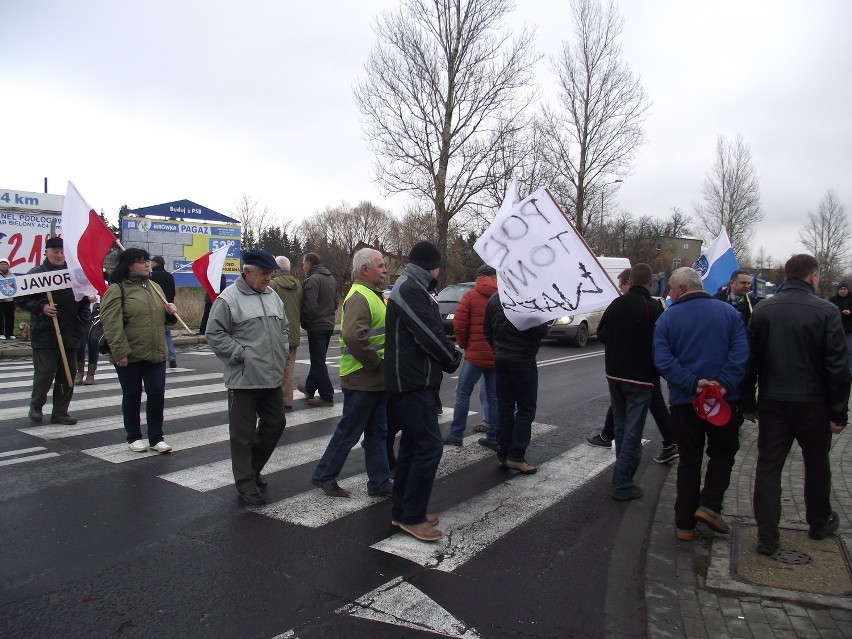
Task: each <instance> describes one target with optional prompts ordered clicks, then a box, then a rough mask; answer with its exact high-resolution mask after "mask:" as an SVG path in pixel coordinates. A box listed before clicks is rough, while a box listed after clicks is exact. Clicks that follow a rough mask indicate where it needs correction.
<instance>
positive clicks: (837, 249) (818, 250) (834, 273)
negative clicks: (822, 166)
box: [799, 189, 849, 292]
mask: <svg viewBox="0 0 852 639" xmlns="http://www.w3.org/2000/svg"><path fill="white" fill-rule="evenodd" d="M848 236H849V218H848V217H847V216H846V208H845V207H844V206H843V204H842V203H841V202H840V200H839V199H838V197H837V192H836V191H835V190H834V189H829V190H828V191H826V193H825V195H824V196H823V198H822V201H820V203H819V208H818V209H817V212H816V213H813V212H811V211H808V222H807V224H805V225H804V226H803V227H802V228H801V229H799V242H800V243H801V244H802V245H803V246H804V247H805V248H806V249H807V250H808V252H809V253H810V254H811V255H813V256H814V257H815V258H816V259H817V262H819V274H820V287H821V288H822V290H823V292H829V291H831V287H832V285H833V284H834V282H836V281H838V280H839V279H840V277H841V276H842V275H843V273H844V271H845V270H846V267H847V266H848V264H847V260H848V258H849V241H848Z"/></svg>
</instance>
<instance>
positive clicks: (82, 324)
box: [17, 237, 91, 425]
mask: <svg viewBox="0 0 852 639" xmlns="http://www.w3.org/2000/svg"><path fill="white" fill-rule="evenodd" d="M44 254H45V260H44V262H42V263H41V264H40V265H39V266H36V267H35V268H33V269H31V270H30V271H29V272H28V273H27V275H31V274H35V273H49V272H50V271H61V270H64V269H67V268H68V265H67V264H66V263H65V247H64V244H63V242H62V238H61V237H51V238H49V239H48V240H47V242H45V251H44ZM51 300H52V301H51ZM17 304H18V308H20V309H22V310H24V311H29V313H30V339H31V344H32V349H33V392H32V396H31V399H30V412H29V418H30V420H32V421H34V422H36V423H40V422H41V420H42V419H43V414H42V407H43V406H44V404H45V403H46V402H47V393H48V391H50V386H51V384H52V385H53V410H52V411H51V415H50V423H51V424H66V425H73V424H76V423H77V420H76V419H74V418H73V417H71V415H69V414H68V406H69V405H70V404H71V397H72V396H73V395H74V384H73V380H74V376H75V375H76V373H77V356H76V354H77V346H78V345H79V344H80V340H81V339H82V337H83V331H84V330H85V329H86V327H87V326H88V325H89V317H90V314H91V309H90V307H89V298H88V297H84V298H83V299H81V300H80V301H79V302H78V301H77V300H75V299H74V292H73V291H72V290H71V289H70V288H64V289H59V290H56V291H52V292H45V293H34V294H32V295H24V296H22V297H19V298H17ZM62 351H65V354H64V359H65V360H66V361H67V364H68V367H69V368H68V374H70V379H67V378H66V370H65V365H64V364H63V353H62Z"/></svg>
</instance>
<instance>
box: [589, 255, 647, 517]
mask: <svg viewBox="0 0 852 639" xmlns="http://www.w3.org/2000/svg"><path fill="white" fill-rule="evenodd" d="M652 276H653V273H652V271H651V267H650V266H648V265H647V264H636V265H635V266H634V267H633V268H632V269H631V270H630V279H631V281H632V282H633V285H632V286H631V287H630V290H629V291H628V292H627V294H626V295H622V296H621V297H618V298H616V299H615V300H614V301H613V302H612V303H611V304H610V305H609V306H608V307H607V309H606V310H605V311H604V314H603V317H601V322H600V325H599V326H598V339H599V340H600V341H602V342H603V343H604V364H605V368H606V378H607V381H608V383H609V396H610V401H611V402H612V417H613V420H614V424H615V469H614V470H613V474H612V487H613V494H612V497H613V499H615V500H616V501H627V500H630V499H637V498H639V497H641V496H642V489H641V488H640V487H639V486H637V485H636V482H634V481H633V475H634V474H635V473H636V469H637V468H638V467H639V462H640V461H641V459H642V432H643V430H644V428H645V418H646V417H647V415H648V407H649V406H650V404H651V395H652V393H653V391H654V381H655V380H656V379H657V375H658V374H657V369H656V368H654V356H653V342H654V323H655V322H656V321H657V318H658V317H659V316H660V315H661V314H662V312H663V309H662V308H660V305H659V304H657V303H656V302H655V301H654V300H652V299H651V282H652V278H653V277H652Z"/></svg>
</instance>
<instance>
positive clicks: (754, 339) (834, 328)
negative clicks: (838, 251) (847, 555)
mask: <svg viewBox="0 0 852 639" xmlns="http://www.w3.org/2000/svg"><path fill="white" fill-rule="evenodd" d="M784 276H785V279H786V283H785V286H784V290H783V291H781V292H780V293H777V294H776V295H774V296H772V297H771V298H769V299H768V300H766V301H764V302H762V303H761V304H760V306H758V307H757V308H755V309H754V315H752V318H751V323H750V324H749V327H748V335H749V342H750V344H751V361H750V365H749V376H748V377H747V382H748V383H747V384H744V385H743V386H744V397H743V411H744V416H745V418H746V419H750V420H751V421H755V420H756V419H759V420H760V422H759V429H758V435H757V451H758V458H757V471H756V474H755V479H754V517H755V519H756V520H757V539H758V546H757V552H759V553H760V554H762V555H773V554H774V553H775V552H776V551H777V550H778V548H779V547H780V534H779V532H778V524H779V522H780V521H781V471H782V469H783V468H784V462H785V461H786V459H787V455H788V454H789V452H790V447H791V446H792V444H793V441H794V440H795V441H796V442H798V443H799V446H800V447H801V449H802V461H803V462H804V466H805V511H806V513H807V514H806V518H807V521H808V525H809V526H810V530H809V532H808V534H809V535H810V537H811V538H812V539H825V538H826V537H827V536H828V535H829V534H830V533H833V532H834V531H835V530H837V528H838V525H839V522H838V518H837V513H835V512H833V511H832V510H831V501H830V493H831V468H830V467H829V461H828V449H829V447H830V445H831V434H832V433H840V432H842V431H843V429H844V428H845V427H846V417H847V415H846V413H847V403H848V401H849V369H848V367H847V360H848V353H847V347H846V337H845V335H844V332H843V324H842V322H841V319H840V311H839V309H838V308H837V307H836V306H834V305H833V304H831V303H830V302H826V301H825V300H822V299H820V298H819V297H817V295H815V292H816V290H817V287H818V286H819V265H818V263H817V261H816V259H815V258H814V257H813V256H811V255H805V254H800V255H794V256H793V257H791V258H790V259H789V260H787V263H786V264H785V265H784ZM755 380H756V382H757V385H758V396H759V401H758V402H757V403H756V402H755V393H754V386H755V384H754V383H755Z"/></svg>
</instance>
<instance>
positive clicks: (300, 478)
mask: <svg viewBox="0 0 852 639" xmlns="http://www.w3.org/2000/svg"><path fill="white" fill-rule="evenodd" d="M337 355H338V350H337V349H336V348H333V349H332V350H330V352H329V362H330V363H336V356H337ZM602 355H603V354H602V350H601V347H600V345H599V344H597V342H595V341H594V340H592V341H591V342H590V344H589V346H587V347H586V348H585V349H582V350H578V349H574V348H571V347H567V346H561V345H557V344H553V343H548V342H545V345H544V346H543V347H542V349H541V352H540V354H539V365H540V369H539V408H538V414H537V418H536V421H537V423H538V425H537V426H536V430H535V431H534V436H533V442H532V444H531V446H530V449H529V451H528V457H527V459H528V461H530V463H533V464H538V465H540V466H541V470H540V472H539V473H538V474H537V475H533V476H530V477H521V476H511V475H507V474H505V473H504V472H502V471H499V470H498V469H497V468H496V464H495V461H494V457H493V455H491V454H490V453H489V451H487V450H486V449H484V448H483V447H481V446H478V445H477V444H476V439H477V437H478V436H475V435H474V434H473V433H472V430H471V429H472V426H473V425H474V424H476V423H479V421H478V420H479V418H480V415H479V414H475V415H471V416H470V418H469V420H468V431H467V432H466V435H467V436H469V439H467V440H466V443H465V446H464V447H463V448H461V449H451V448H447V449H445V454H444V459H443V461H442V469H441V471H439V479H438V480H437V482H436V484H435V490H434V492H433V495H432V504H431V508H430V510H431V511H433V512H438V513H441V515H442V518H443V520H444V524H442V526H441V527H442V528H443V529H444V530H445V532H448V533H450V534H448V538H447V541H446V542H445V543H444V544H442V545H440V546H438V547H436V546H433V545H428V544H423V543H421V542H415V541H414V540H412V539H411V538H409V537H407V536H405V535H403V534H398V531H397V529H395V528H393V527H391V526H390V522H389V520H390V504H389V502H388V501H387V500H380V499H370V498H367V497H366V496H365V495H364V493H365V492H366V491H365V488H364V481H363V477H361V475H362V474H363V473H364V472H365V471H364V464H363V454H362V453H361V450H360V448H358V447H356V448H355V449H354V450H353V452H352V454H351V455H350V458H349V461H348V462H347V464H346V467H345V468H344V471H343V473H342V475H341V480H344V479H345V481H347V482H349V483H350V484H351V485H352V486H353V487H354V492H355V498H354V499H353V500H352V501H351V503H347V504H341V503H340V502H349V501H350V500H339V499H337V500H335V499H333V498H328V497H325V496H323V495H321V493H320V492H319V491H318V490H317V489H315V488H313V487H312V486H311V484H310V475H311V472H312V470H313V466H314V464H315V463H316V460H317V459H318V457H319V456H320V454H321V453H322V450H323V449H324V447H325V443H326V442H327V439H328V437H329V436H330V434H331V433H332V432H333V430H334V427H335V425H336V422H337V420H338V419H339V410H340V406H341V404H342V401H340V402H337V403H336V404H335V406H334V407H332V408H328V409H326V408H322V409H312V408H310V407H308V406H307V405H306V404H305V400H304V399H303V398H302V399H298V400H297V401H296V402H295V409H294V411H292V412H290V413H288V428H287V429H286V430H285V433H284V436H283V437H282V439H281V443H280V444H279V447H278V449H277V451H276V455H275V456H273V460H272V461H271V462H270V467H268V470H267V476H268V479H269V491H268V499H269V502H270V505H269V506H267V507H266V508H264V509H261V510H256V509H251V508H246V507H243V506H241V505H240V502H239V501H238V499H237V496H236V492H235V490H234V488H233V485H232V484H231V483H230V481H231V479H230V466H229V462H228V459H229V453H228V442H227V426H226V424H227V416H226V414H225V403H224V402H225V393H224V387H223V386H222V384H221V376H219V375H218V373H220V371H221V368H220V365H219V363H218V361H217V360H216V359H215V357H213V356H212V355H210V354H209V353H208V352H206V350H205V349H203V348H201V349H197V350H188V351H183V352H181V353H179V357H178V361H179V368H178V369H177V370H176V371H170V372H169V377H168V381H167V399H166V408H167V412H166V424H165V432H166V439H167V441H169V442H170V443H171V444H172V445H173V446H174V447H175V452H174V453H172V454H170V455H160V456H158V455H155V454H144V455H139V454H138V453H135V454H134V453H129V451H126V447H125V446H124V440H123V434H124V432H123V429H122V427H121V416H120V415H121V410H120V391H119V390H118V388H117V380H116V379H115V373H114V370H112V369H111V367H109V366H106V367H102V368H101V371H102V374H101V373H99V375H98V378H97V380H98V383H97V384H96V385H94V386H90V387H80V388H78V389H77V391H76V393H75V398H74V401H73V402H72V405H71V412H72V413H74V414H75V415H76V416H77V417H79V418H80V422H79V424H78V425H77V426H76V427H50V426H49V425H47V424H45V426H44V427H42V428H34V426H35V425H33V424H32V423H31V422H29V421H28V420H27V418H26V410H27V405H28V401H27V396H28V393H29V390H30V388H31V385H30V383H29V380H30V379H31V377H30V376H31V365H30V363H29V362H28V361H20V362H14V361H13V362H3V363H0V389H2V390H0V485H2V486H3V487H4V490H3V491H2V499H0V539H2V540H3V544H2V551H0V575H2V577H3V578H2V581H0V636H4V637H54V636H62V637H122V638H125V637H158V638H162V637H258V638H262V639H272V638H275V637H299V638H301V639H309V638H312V637H317V638H319V637H344V636H345V637H352V638H359V637H371V638H382V637H430V636H455V637H483V638H485V637H495V638H497V637H554V638H555V637H603V636H605V635H606V634H607V632H608V629H609V632H610V633H611V632H612V629H613V628H615V629H617V630H618V632H619V634H621V635H623V636H636V637H642V636H645V619H644V611H643V608H642V606H643V603H642V602H643V601H644V599H643V596H642V587H643V583H642V578H641V576H642V561H643V557H644V548H645V544H646V537H647V529H648V526H649V522H650V518H651V516H652V513H653V506H654V504H655V502H656V498H657V494H658V491H659V486H660V482H661V481H662V478H663V475H662V473H661V472H659V471H660V470H661V469H659V468H658V467H657V466H656V465H655V464H653V463H649V462H650V459H651V457H652V455H653V454H656V452H658V449H659V434H658V433H657V432H656V430H655V429H654V427H653V422H651V423H650V424H649V427H648V428H647V429H646V437H648V438H650V440H651V442H650V443H649V445H648V446H647V449H646V453H645V455H644V460H643V464H642V466H641V467H640V471H639V474H640V476H642V484H643V486H644V488H645V490H646V495H645V497H644V498H643V499H642V500H638V501H637V502H632V503H630V504H622V503H617V502H614V501H613V500H612V499H611V498H610V492H611V491H610V486H609V478H610V473H611V465H610V464H611V462H612V457H613V456H612V454H611V453H610V452H609V451H605V450H602V449H595V448H592V447H590V446H588V445H586V444H585V443H583V437H584V436H585V435H586V434H588V433H589V432H593V431H595V430H596V429H598V428H599V427H600V425H601V424H602V422H603V416H604V413H605V411H606V408H607V405H608V394H607V389H606V382H605V379H604V377H603V356H602ZM299 357H300V360H301V361H300V363H299V364H298V365H297V369H296V373H297V377H298V378H300V379H302V378H304V375H305V374H306V372H307V369H308V366H307V361H306V360H307V347H306V345H304V344H303V345H302V347H301V348H300V351H299ZM332 370H333V371H336V368H334V369H332ZM454 388H455V382H454V380H453V379H452V378H451V377H450V376H446V377H445V381H444V384H443V387H442V393H441V395H442V399H443V402H444V407H445V412H444V415H442V416H441V418H442V420H443V421H444V423H443V426H442V427H443V428H444V430H446V427H447V425H448V422H449V420H450V418H451V412H452V405H453V399H452V398H453V390H454ZM471 410H473V411H478V410H479V407H478V402H477V400H476V398H475V397H474V398H473V400H472V404H471ZM341 509H342V510H341Z"/></svg>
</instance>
